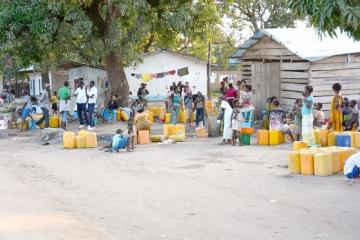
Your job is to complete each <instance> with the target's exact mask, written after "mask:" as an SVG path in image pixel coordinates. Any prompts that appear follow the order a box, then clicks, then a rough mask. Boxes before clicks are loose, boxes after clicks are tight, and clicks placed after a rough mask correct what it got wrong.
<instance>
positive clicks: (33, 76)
mask: <svg viewBox="0 0 360 240" xmlns="http://www.w3.org/2000/svg"><path fill="white" fill-rule="evenodd" d="M29 78H30V95H33V96H39V95H40V93H41V91H42V78H41V73H40V72H33V73H30V74H29Z"/></svg>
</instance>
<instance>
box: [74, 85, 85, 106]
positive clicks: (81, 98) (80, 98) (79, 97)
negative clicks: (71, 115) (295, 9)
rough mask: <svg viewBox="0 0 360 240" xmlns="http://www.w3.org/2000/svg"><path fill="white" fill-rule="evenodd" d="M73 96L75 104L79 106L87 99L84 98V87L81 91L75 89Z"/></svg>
mask: <svg viewBox="0 0 360 240" xmlns="http://www.w3.org/2000/svg"><path fill="white" fill-rule="evenodd" d="M75 95H76V103H79V104H83V103H86V101H87V97H86V89H85V87H83V88H82V89H81V88H77V89H76V91H75Z"/></svg>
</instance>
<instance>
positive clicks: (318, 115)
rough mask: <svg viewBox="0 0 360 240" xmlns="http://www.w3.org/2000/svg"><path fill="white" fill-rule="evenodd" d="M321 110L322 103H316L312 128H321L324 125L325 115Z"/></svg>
mask: <svg viewBox="0 0 360 240" xmlns="http://www.w3.org/2000/svg"><path fill="white" fill-rule="evenodd" d="M321 109H322V103H320V102H318V103H316V107H315V110H314V127H318V128H322V126H323V125H324V123H325V114H324V112H323V111H322V110H321Z"/></svg>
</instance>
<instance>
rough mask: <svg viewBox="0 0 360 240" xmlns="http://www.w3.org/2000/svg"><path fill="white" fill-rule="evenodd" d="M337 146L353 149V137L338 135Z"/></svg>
mask: <svg viewBox="0 0 360 240" xmlns="http://www.w3.org/2000/svg"><path fill="white" fill-rule="evenodd" d="M336 146H338V147H351V136H350V135H349V134H337V135H336Z"/></svg>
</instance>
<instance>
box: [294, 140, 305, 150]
mask: <svg viewBox="0 0 360 240" xmlns="http://www.w3.org/2000/svg"><path fill="white" fill-rule="evenodd" d="M307 147H308V145H307V143H306V142H303V141H295V142H294V143H293V150H294V151H296V150H300V149H303V148H307Z"/></svg>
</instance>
